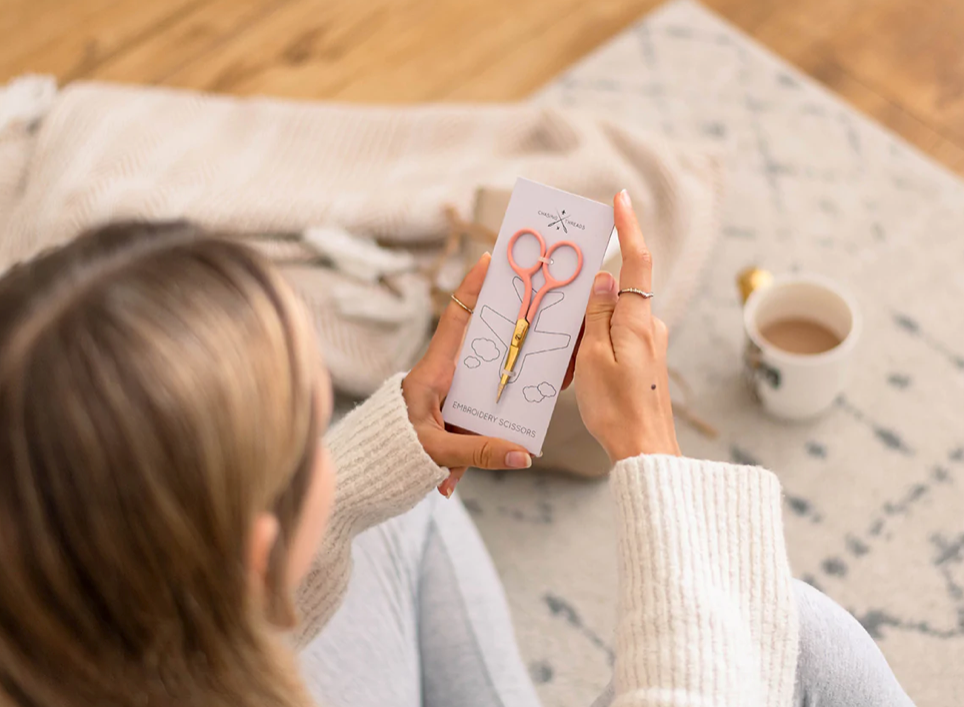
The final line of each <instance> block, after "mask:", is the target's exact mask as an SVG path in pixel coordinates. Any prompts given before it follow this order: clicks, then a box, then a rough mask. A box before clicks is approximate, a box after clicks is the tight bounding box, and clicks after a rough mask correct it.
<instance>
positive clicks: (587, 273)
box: [442, 179, 613, 456]
mask: <svg viewBox="0 0 964 707" xmlns="http://www.w3.org/2000/svg"><path fill="white" fill-rule="evenodd" d="M526 228H529V229H533V230H535V231H538V232H539V233H540V234H541V235H542V237H543V239H544V240H545V242H546V246H547V248H548V247H549V246H551V245H552V244H553V243H556V242H558V241H571V242H573V243H575V244H576V245H578V246H579V248H580V249H581V250H582V255H583V263H582V269H581V270H580V272H579V274H578V275H577V276H576V278H575V279H574V280H573V281H572V282H570V283H569V284H568V285H565V286H563V287H560V288H557V289H553V290H550V291H548V292H547V293H546V294H545V296H544V299H543V300H542V304H541V305H540V307H539V309H538V311H537V312H536V313H535V316H534V319H533V321H532V322H530V327H529V332H528V335H527V337H526V340H525V342H524V344H523V346H522V349H521V351H520V353H519V358H518V360H517V361H516V364H515V369H514V371H513V376H512V377H511V379H510V380H509V383H508V385H506V387H505V390H504V391H503V393H502V397H501V399H500V400H499V401H498V402H497V401H496V394H497V392H498V389H499V380H500V378H501V376H502V371H503V367H504V365H505V360H506V355H507V353H508V350H509V343H510V342H511V340H512V334H513V331H514V329H515V325H516V320H517V319H518V318H519V307H520V306H521V303H522V297H523V293H524V286H523V280H522V278H520V277H519V276H518V275H517V274H516V272H515V271H514V270H513V269H512V267H511V266H510V265H509V261H508V258H507V253H506V250H507V246H508V243H509V239H510V238H512V236H513V234H515V233H516V232H517V231H519V230H520V229H526ZM612 234H613V209H612V207H611V206H607V205H606V204H601V203H599V202H597V201H592V200H591V199H585V198H583V197H581V196H576V195H575V194H570V193H568V192H564V191H562V190H559V189H554V188H552V187H547V186H545V185H543V184H539V183H537V182H532V181H529V180H527V179H519V180H518V181H517V182H516V184H515V188H514V189H513V190H512V198H511V199H510V200H509V206H508V208H507V210H506V212H505V218H504V219H503V221H502V228H501V229H500V230H499V238H498V240H497V241H496V243H495V247H494V248H493V250H492V262H491V263H490V265H489V271H488V273H487V274H486V278H485V283H484V284H483V285H482V292H481V293H480V295H479V300H478V302H477V303H476V306H475V313H474V314H473V315H472V318H471V319H470V321H469V327H468V330H467V332H466V335H465V340H464V341H463V343H462V350H461V352H460V354H459V360H458V364H457V366H456V369H455V378H454V379H453V381H452V387H451V389H450V390H449V394H448V396H447V397H446V399H445V403H444V404H443V406H442V418H443V419H444V420H445V422H447V423H449V424H451V425H456V426H458V427H461V428H463V429H466V430H469V431H471V432H476V433H478V434H481V435H486V436H489V437H500V438H502V439H505V440H509V441H511V442H516V443H518V444H520V445H522V446H523V447H525V448H526V449H527V450H529V452H531V453H532V454H534V455H536V456H538V455H540V454H542V443H543V440H544V439H545V436H546V430H547V429H548V427H549V420H550V419H551V418H552V411H553V408H554V407H555V405H556V400H557V396H558V394H559V392H560V388H561V386H562V380H563V378H564V377H565V374H566V370H567V368H568V367H569V360H570V358H571V357H572V353H573V350H574V348H575V345H576V339H577V337H578V335H579V330H580V328H581V327H582V321H583V317H584V316H585V313H586V303H587V302H588V301H589V294H590V291H591V290H592V283H593V279H594V278H595V276H596V273H597V272H598V271H599V269H600V267H601V265H602V262H603V257H604V256H605V254H606V248H607V246H608V245H609V241H610V238H611V236H612ZM538 251H539V244H538V241H537V239H536V238H534V237H532V236H529V235H526V236H523V237H522V238H521V239H520V240H519V241H518V242H517V243H516V246H515V248H514V250H513V255H514V257H515V260H516V262H517V263H518V264H519V265H521V266H525V265H529V264H531V263H534V262H535V261H536V259H537V258H538V257H539V256H540V253H539V252H538ZM552 260H553V262H552V264H551V265H550V271H551V273H552V274H553V276H554V277H555V278H556V279H559V280H563V279H565V278H566V277H568V276H569V275H570V274H571V273H572V272H573V271H574V270H575V268H576V255H575V253H574V252H573V251H572V249H570V248H560V249H559V250H557V251H555V253H553V256H552ZM544 283H545V279H544V276H543V274H542V271H541V270H540V271H538V272H537V273H536V274H535V275H534V276H533V283H532V284H533V289H534V290H535V291H538V290H539V289H541V288H542V287H543V285H544Z"/></svg>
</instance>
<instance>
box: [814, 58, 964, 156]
mask: <svg viewBox="0 0 964 707" xmlns="http://www.w3.org/2000/svg"><path fill="white" fill-rule="evenodd" d="M798 62H799V65H800V66H801V68H803V69H804V70H805V71H806V72H807V73H809V74H810V75H811V76H813V77H814V78H816V79H817V80H818V81H820V82H821V83H823V84H824V85H826V86H827V87H828V88H829V89H830V90H832V91H834V92H835V93H837V94H838V95H840V96H841V97H842V98H843V99H844V100H846V101H847V102H848V103H850V104H851V105H853V106H854V107H855V108H856V109H857V110H859V111H861V112H862V113H864V114H865V115H868V116H870V117H871V118H873V119H874V120H876V121H877V122H878V123H880V124H881V125H883V126H884V127H886V128H888V129H890V130H891V131H893V132H894V133H896V134H897V135H900V136H901V137H902V138H904V139H905V140H906V141H907V142H909V143H911V144H912V145H914V146H915V147H917V148H918V149H919V150H921V151H922V152H924V153H926V154H928V155H930V156H931V157H932V158H934V159H935V160H937V161H938V162H940V163H942V164H943V165H945V166H946V167H948V168H949V169H951V170H953V171H955V172H958V173H959V174H964V144H962V143H960V142H957V141H955V140H953V139H950V138H948V137H947V136H945V135H942V134H941V133H940V132H939V131H938V130H935V129H934V127H933V126H932V125H930V124H928V123H927V122H926V121H925V120H922V119H921V118H920V117H919V116H916V115H914V114H913V113H912V112H910V111H909V110H907V109H906V108H905V107H904V106H902V105H901V104H899V103H897V102H895V101H893V100H891V99H890V98H888V97H887V96H883V95H881V94H880V93H878V92H877V91H876V90H874V89H873V88H872V87H869V86H867V85H865V84H864V83H862V82H861V81H859V80H858V79H857V78H856V77H854V76H853V75H852V74H851V73H850V72H849V71H848V70H847V69H846V68H845V67H843V66H842V65H841V64H839V63H837V62H836V60H834V59H833V58H831V57H830V56H829V53H827V52H823V53H817V52H811V53H810V54H808V55H801V56H800V57H798Z"/></svg>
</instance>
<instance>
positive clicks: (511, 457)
mask: <svg viewBox="0 0 964 707" xmlns="http://www.w3.org/2000/svg"><path fill="white" fill-rule="evenodd" d="M505 466H506V468H507V469H528V468H529V467H530V466H532V457H530V456H529V455H528V454H526V453H525V452H509V453H508V454H506V455H505Z"/></svg>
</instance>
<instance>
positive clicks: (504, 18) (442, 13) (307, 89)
mask: <svg viewBox="0 0 964 707" xmlns="http://www.w3.org/2000/svg"><path fill="white" fill-rule="evenodd" d="M643 2H645V3H646V4H650V5H651V4H652V1H651V0H643ZM499 3H503V4H505V5H506V7H505V8H500V7H498V4H499ZM509 4H510V0H495V2H493V0H464V1H463V2H461V3H443V4H439V5H431V4H430V3H427V2H425V1H424V0H410V1H409V2H394V3H391V2H373V3H371V4H370V5H369V7H368V14H367V15H360V14H359V13H357V12H345V11H344V9H345V8H344V7H343V6H338V5H337V4H336V6H331V5H325V6H324V7H319V6H318V5H317V4H316V3H313V2H310V0H301V1H300V2H298V1H296V2H291V3H289V4H287V5H285V6H284V7H283V8H281V9H280V10H279V11H278V12H277V13H275V14H274V15H272V16H271V17H269V18H267V19H266V21H265V22H264V23H261V24H259V25H258V26H257V27H255V28H252V29H251V30H249V31H247V32H245V33H242V34H241V35H239V36H238V37H237V38H235V40H234V41H232V43H231V45H230V46H228V47H225V49H224V51H221V52H219V53H218V54H217V56H214V57H210V59H208V58H206V59H205V61H203V62H197V63H196V64H194V65H192V66H190V67H188V68H187V69H185V70H184V71H181V72H178V73H177V74H175V75H173V76H171V77H170V78H169V80H168V81H167V82H166V83H170V84H172V85H179V86H191V87H195V88H204V89H209V90H228V91H231V92H234V93H242V94H248V93H258V92H266V91H270V93H271V94H272V95H280V96H289V97H304V98H318V97H329V98H330V97H336V98H339V99H344V100H361V101H379V102H396V101H415V100H425V99H428V98H433V97H436V96H438V95H441V94H444V93H445V92H446V91H447V90H448V88H449V87H450V86H452V85H454V84H455V83H457V82H460V81H463V82H467V81H470V80H471V76H472V74H473V73H474V72H477V71H479V70H481V68H482V67H484V66H485V65H486V64H487V63H488V62H490V61H495V60H496V59H498V58H499V57H500V56H502V55H503V54H505V53H506V52H508V51H511V49H512V48H513V47H514V46H515V45H516V44H517V43H519V42H523V41H528V40H529V39H531V37H532V36H534V35H541V33H542V32H543V31H544V28H545V26H546V25H547V24H551V23H552V21H551V20H547V18H546V9H547V7H548V6H549V3H547V2H545V0H521V1H519V2H516V3H514V4H512V7H511V11H510V10H509V9H508V5H509ZM581 4H582V3H581V2H580V0H556V1H555V2H554V3H553V4H552V5H551V7H552V9H553V10H554V16H565V15H567V14H569V11H570V10H571V9H572V8H574V7H578V6H580V5H581ZM597 4H601V5H602V6H604V7H605V8H606V10H605V11H606V12H609V11H611V8H613V7H616V6H618V5H621V4H622V3H619V2H616V1H615V0H609V1H608V2H604V3H594V4H593V7H596V6H597ZM493 5H496V7H493ZM635 14H638V13H633V15H635ZM630 19H631V17H630ZM624 24H625V21H623V22H621V23H618V24H616V23H614V24H612V26H611V31H610V34H611V33H614V32H615V31H618V30H619V29H621V28H622V26H623V25H624ZM607 36H608V35H607ZM427 38H431V39H430V40H428V39H427ZM252 46H257V47H258V50H257V53H256V54H252V52H251V50H250V47H252ZM588 48H589V46H588V42H587V49H588ZM571 60H572V52H571V51H570V52H569V54H568V60H567V61H564V62H560V63H562V64H563V65H567V64H568V63H570V62H571ZM518 68H519V67H517V70H518ZM527 75H529V76H531V77H532V78H530V79H529V84H531V85H538V84H540V83H543V82H544V81H545V80H546V71H545V70H542V71H539V72H534V73H531V74H528V73H527ZM506 97H508V96H507V94H505V93H504V94H503V96H502V97H501V98H502V99H503V100H504V99H505V98H506Z"/></svg>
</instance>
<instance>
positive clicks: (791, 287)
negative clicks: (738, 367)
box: [740, 270, 861, 420]
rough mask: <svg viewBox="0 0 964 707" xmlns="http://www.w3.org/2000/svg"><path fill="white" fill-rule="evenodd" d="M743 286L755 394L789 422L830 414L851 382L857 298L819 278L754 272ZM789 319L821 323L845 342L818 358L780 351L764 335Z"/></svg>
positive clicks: (749, 367)
mask: <svg viewBox="0 0 964 707" xmlns="http://www.w3.org/2000/svg"><path fill="white" fill-rule="evenodd" d="M747 282H750V284H749V286H747V284H746V283H747ZM740 284H741V286H742V287H744V290H743V291H744V296H746V302H745V304H744V306H743V328H744V330H745V331H746V350H745V355H744V363H745V366H746V375H747V379H748V382H749V384H750V388H751V391H752V392H753V394H754V395H755V397H756V398H757V399H758V400H759V401H760V402H761V403H762V405H763V408H764V409H765V410H766V411H767V412H769V413H770V414H772V415H773V416H775V417H778V418H781V419H784V420H806V419H808V418H812V417H816V416H817V415H820V414H821V413H823V412H825V411H826V410H827V409H829V408H830V407H831V406H832V405H833V403H834V400H836V398H837V396H839V395H840V393H841V392H842V391H843V389H844V387H845V386H846V384H847V381H848V379H849V377H850V368H851V363H852V361H853V357H854V351H855V350H856V345H857V339H858V338H859V336H860V328H861V319H860V312H859V310H858V309H857V304H856V302H855V301H854V299H853V297H851V296H850V295H849V294H847V293H846V292H845V291H843V290H842V289H841V288H840V287H838V286H837V285H836V284H834V283H833V282H832V281H830V280H828V279H827V278H824V277H821V276H819V275H786V276H781V277H777V278H771V277H770V276H769V275H768V274H767V273H763V272H762V271H759V270H751V271H748V272H746V273H744V274H743V275H742V276H741V280H740ZM747 295H748V296H747ZM787 319H804V320H808V321H811V322H814V323H817V324H820V325H821V326H823V327H825V328H826V329H829V330H830V331H831V332H832V333H833V334H834V335H835V336H836V337H837V338H838V339H839V340H840V343H839V344H838V345H836V346H834V347H833V348H832V349H829V350H827V351H824V352H822V353H816V354H800V353H791V352H789V351H785V350H783V349H780V348H777V347H776V346H774V345H773V344H772V343H771V342H769V341H767V339H765V338H764V337H763V335H762V334H761V331H762V330H763V329H765V328H766V327H767V326H769V325H771V324H773V323H774V322H779V321H783V320H787Z"/></svg>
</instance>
